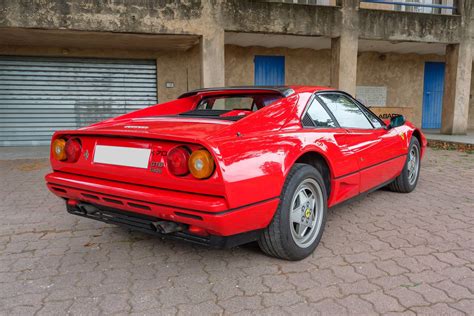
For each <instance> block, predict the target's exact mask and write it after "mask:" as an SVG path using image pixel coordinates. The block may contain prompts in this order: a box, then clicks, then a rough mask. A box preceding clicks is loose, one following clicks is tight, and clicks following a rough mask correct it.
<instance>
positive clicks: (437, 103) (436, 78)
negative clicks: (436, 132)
mask: <svg viewBox="0 0 474 316" xmlns="http://www.w3.org/2000/svg"><path fill="white" fill-rule="evenodd" d="M443 89H444V63H435V62H427V63H425V77H424V87H423V109H422V110H423V111H422V117H421V127H422V128H441V112H442V110H443Z"/></svg>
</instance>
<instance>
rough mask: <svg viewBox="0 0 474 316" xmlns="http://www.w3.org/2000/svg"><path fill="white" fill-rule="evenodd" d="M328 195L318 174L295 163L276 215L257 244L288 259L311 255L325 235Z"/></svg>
mask: <svg viewBox="0 0 474 316" xmlns="http://www.w3.org/2000/svg"><path fill="white" fill-rule="evenodd" d="M326 196H327V194H326V187H325V186H324V180H323V178H322V176H321V174H320V173H319V171H318V170H317V169H315V168H314V167H312V166H310V165H306V164H295V165H294V166H293V168H292V169H291V171H290V173H289V175H288V177H287V179H286V181H285V185H284V187H283V190H282V193H281V197H280V204H279V206H278V209H277V211H276V213H275V216H274V217H273V220H272V222H271V223H270V225H269V226H268V227H267V228H266V229H265V230H264V232H263V233H262V235H261V237H260V239H259V241H258V244H259V246H260V248H261V249H262V250H263V252H265V253H266V254H268V255H271V256H274V257H277V258H281V259H287V260H301V259H303V258H306V257H307V256H309V255H310V254H311V253H312V252H313V251H314V249H315V248H316V247H317V245H318V244H319V241H320V240H321V237H322V234H323V230H324V225H325V223H326V213H327V198H326Z"/></svg>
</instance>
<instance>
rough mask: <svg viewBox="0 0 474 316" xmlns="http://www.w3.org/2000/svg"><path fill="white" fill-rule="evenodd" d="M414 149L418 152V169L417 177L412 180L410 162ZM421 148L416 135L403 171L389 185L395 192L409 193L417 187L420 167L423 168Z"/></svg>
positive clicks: (412, 140)
mask: <svg viewBox="0 0 474 316" xmlns="http://www.w3.org/2000/svg"><path fill="white" fill-rule="evenodd" d="M412 150H416V152H417V153H418V157H417V162H416V163H417V164H418V166H417V168H418V171H417V173H416V177H415V178H414V179H413V180H412V181H410V171H409V163H410V152H411V151H412ZM420 157H421V150H420V142H419V141H418V139H417V138H416V137H412V138H411V141H410V147H409V148H408V154H407V160H406V161H405V165H404V166H403V170H402V173H401V174H400V175H399V176H398V177H396V178H395V180H393V182H392V183H390V184H389V185H388V188H389V189H390V190H391V191H394V192H400V193H409V192H411V191H413V190H414V189H415V188H416V184H417V183H418V178H419V177H420V169H421V164H420V163H421V159H420Z"/></svg>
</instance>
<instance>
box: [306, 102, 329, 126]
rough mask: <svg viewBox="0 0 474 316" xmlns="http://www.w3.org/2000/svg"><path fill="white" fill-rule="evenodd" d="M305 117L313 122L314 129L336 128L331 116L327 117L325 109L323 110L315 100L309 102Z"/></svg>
mask: <svg viewBox="0 0 474 316" xmlns="http://www.w3.org/2000/svg"><path fill="white" fill-rule="evenodd" d="M307 115H309V117H310V118H311V120H313V124H314V126H316V127H336V124H335V123H334V121H333V119H332V118H331V116H329V114H328V112H327V111H326V109H324V108H323V106H322V105H321V103H319V101H318V100H317V99H314V100H313V102H311V105H310V106H309V109H308V112H307Z"/></svg>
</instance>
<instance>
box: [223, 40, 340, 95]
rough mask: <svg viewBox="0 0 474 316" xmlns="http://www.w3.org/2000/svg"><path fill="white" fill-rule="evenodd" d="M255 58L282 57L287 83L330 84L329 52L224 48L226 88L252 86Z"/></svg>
mask: <svg viewBox="0 0 474 316" xmlns="http://www.w3.org/2000/svg"><path fill="white" fill-rule="evenodd" d="M255 55H278V56H285V80H286V84H293V85H325V86H327V85H329V72H330V68H331V51H330V50H313V49H306V48H302V49H289V48H265V47H256V46H252V47H241V46H234V45H226V46H225V73H226V75H225V77H226V85H230V86H235V85H253V84H254V64H253V59H254V57H255Z"/></svg>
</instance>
